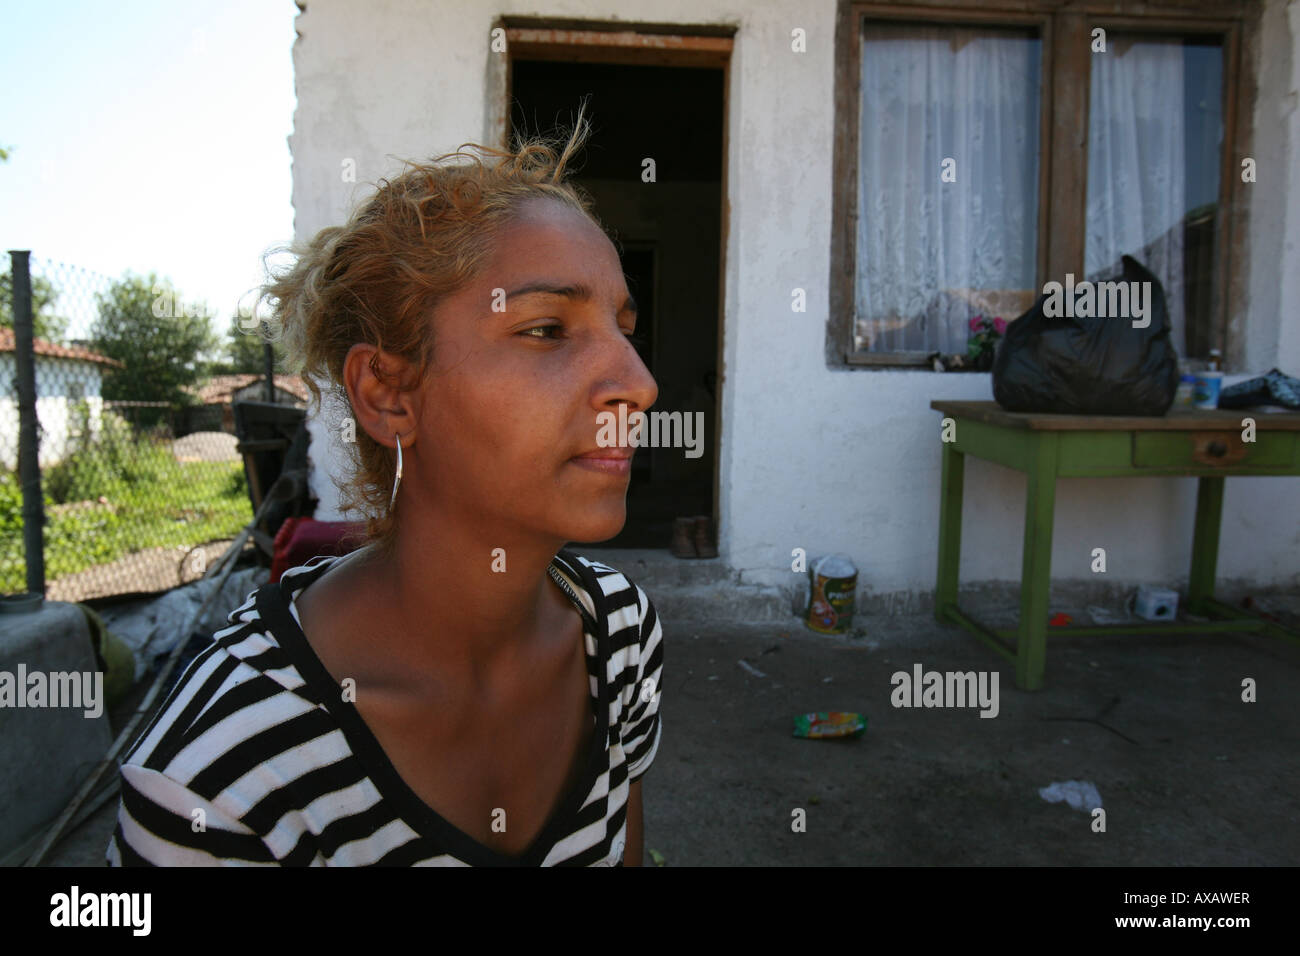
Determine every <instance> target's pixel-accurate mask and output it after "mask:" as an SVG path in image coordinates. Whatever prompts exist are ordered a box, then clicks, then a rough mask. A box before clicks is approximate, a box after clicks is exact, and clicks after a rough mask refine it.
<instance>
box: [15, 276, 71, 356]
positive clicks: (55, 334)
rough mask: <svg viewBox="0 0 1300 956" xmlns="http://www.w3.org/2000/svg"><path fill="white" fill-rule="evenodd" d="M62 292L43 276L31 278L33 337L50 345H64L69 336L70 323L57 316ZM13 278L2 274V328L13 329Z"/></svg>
mask: <svg viewBox="0 0 1300 956" xmlns="http://www.w3.org/2000/svg"><path fill="white" fill-rule="evenodd" d="M58 298H59V292H58V290H57V289H55V288H54V283H52V282H50V280H49V279H46V278H45V277H44V276H32V337H33V338H38V339H44V340H45V341H47V342H62V341H63V337H64V336H65V335H66V334H67V332H68V320H67V319H66V318H63V317H62V316H58V315H55V314H54V311H53V309H54V303H55V301H56V300H57V299H58ZM13 302H14V277H13V273H12V272H10V271H9V270H5V271H4V272H0V328H5V329H12V328H13V327H14V307H13Z"/></svg>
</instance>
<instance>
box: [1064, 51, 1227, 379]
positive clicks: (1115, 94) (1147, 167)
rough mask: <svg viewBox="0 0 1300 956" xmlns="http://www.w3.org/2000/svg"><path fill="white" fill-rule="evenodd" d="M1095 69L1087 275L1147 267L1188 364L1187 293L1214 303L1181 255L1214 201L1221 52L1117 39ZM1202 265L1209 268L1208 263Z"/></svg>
mask: <svg viewBox="0 0 1300 956" xmlns="http://www.w3.org/2000/svg"><path fill="white" fill-rule="evenodd" d="M1091 67H1092V69H1091V79H1090V93H1089V98H1090V102H1089V110H1088V225H1087V229H1088V234H1087V243H1086V247H1085V249H1086V251H1085V254H1084V261H1085V272H1086V273H1087V276H1088V278H1089V279H1092V280H1094V281H1095V280H1096V279H1098V278H1108V277H1111V276H1114V275H1116V274H1117V273H1118V272H1119V271H1120V261H1119V260H1120V256H1122V255H1125V254H1127V255H1131V256H1133V257H1134V258H1136V259H1138V260H1139V261H1140V262H1142V263H1143V264H1145V265H1146V267H1147V268H1148V269H1150V270H1151V271H1152V272H1153V273H1155V275H1156V276H1157V277H1158V278H1159V279H1160V283H1161V285H1162V286H1163V287H1164V290H1165V301H1166V302H1167V303H1168V306H1169V317H1170V319H1171V321H1172V325H1173V342H1174V348H1175V349H1176V350H1177V351H1178V353H1179V355H1186V354H1187V353H1188V349H1187V344H1188V329H1187V314H1188V306H1189V305H1192V304H1193V303H1188V302H1187V301H1186V291H1187V288H1188V287H1189V285H1190V286H1192V287H1193V288H1198V289H1202V290H1203V291H1202V292H1201V296H1202V297H1208V294H1209V283H1208V276H1203V277H1189V276H1187V275H1186V274H1185V263H1186V255H1185V249H1184V246H1185V243H1186V241H1187V237H1188V235H1189V233H1188V223H1187V216H1188V213H1190V212H1192V211H1193V210H1194V209H1196V208H1198V207H1199V208H1204V206H1205V205H1206V204H1209V203H1213V202H1215V200H1216V199H1217V195H1218V184H1219V174H1218V158H1219V149H1220V143H1221V142H1222V136H1223V127H1222V109H1221V97H1222V94H1221V83H1222V59H1221V53H1220V49H1219V48H1218V47H1217V46H1192V45H1185V44H1184V42H1183V41H1182V40H1181V39H1176V38H1175V39H1162V38H1155V39H1142V40H1137V41H1135V40H1131V39H1129V38H1126V37H1123V36H1113V37H1111V38H1110V41H1109V43H1108V48H1107V51H1106V52H1105V53H1096V54H1094V55H1093V57H1092V61H1091ZM1192 235H1193V236H1195V235H1197V233H1192ZM1212 236H1213V220H1212V219H1211V220H1210V227H1209V231H1208V234H1207V237H1208V238H1209V239H1211V240H1212ZM1197 259H1198V262H1199V265H1198V267H1199V268H1202V269H1207V268H1209V260H1210V257H1209V255H1208V254H1206V255H1204V256H1198V257H1197ZM1189 278H1204V279H1206V280H1207V281H1205V282H1201V283H1189V282H1188V279H1189ZM1195 304H1196V305H1201V306H1206V307H1208V302H1203V303H1195Z"/></svg>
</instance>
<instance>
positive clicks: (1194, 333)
mask: <svg viewBox="0 0 1300 956" xmlns="http://www.w3.org/2000/svg"><path fill="white" fill-rule="evenodd" d="M1129 7H1131V9H1129ZM1256 16H1257V12H1256V11H1254V10H1253V9H1252V8H1251V7H1250V6H1248V5H1246V4H1236V3H1217V4H1211V3H1209V2H1201V0H1172V2H1169V3H1166V4H1162V5H1159V6H1157V5H1153V4H1141V5H1139V4H1125V3H1123V2H1107V3H1099V2H1088V0H1084V2H1081V3H1077V4H1072V5H1071V7H1070V9H1068V10H1063V9H1062V8H1061V7H1060V5H1059V4H1055V3H1049V2H1040V0H1029V2H1026V3H1021V4H1019V5H1018V6H1017V7H1016V8H1015V9H1007V10H1003V11H998V10H991V9H990V8H989V6H986V5H984V4H976V3H974V2H962V0H957V2H955V3H953V4H951V5H950V6H949V7H947V8H944V9H938V8H936V7H934V6H931V5H928V4H926V5H922V4H920V3H911V4H908V3H890V4H888V5H885V4H878V3H875V2H868V0H862V2H848V0H845V2H844V3H843V4H842V7H841V21H840V34H839V37H838V41H837V42H838V54H837V55H838V57H839V61H838V69H837V135H836V155H835V172H836V178H835V181H836V187H837V192H838V193H839V195H840V197H841V199H842V201H840V202H837V203H836V207H835V208H836V214H835V215H836V222H835V233H834V235H835V243H834V249H833V255H832V259H833V268H834V271H833V273H832V275H833V279H834V281H833V282H832V286H831V308H832V321H831V328H830V334H829V335H828V341H827V359H828V362H830V363H831V364H839V365H843V364H850V365H918V366H929V365H931V363H932V361H933V358H934V356H935V355H936V353H937V354H942V355H952V354H961V353H965V352H966V350H967V340H968V338H969V336H970V334H971V320H972V319H974V318H975V317H976V316H978V315H983V316H986V317H988V318H993V317H1001V318H1003V319H1005V320H1008V321H1010V320H1013V319H1014V318H1016V317H1017V316H1019V315H1020V314H1022V313H1023V312H1025V311H1026V310H1027V309H1028V308H1029V307H1030V306H1031V305H1032V304H1033V302H1034V300H1035V299H1036V298H1037V296H1038V295H1039V294H1040V293H1041V291H1042V288H1043V286H1044V285H1045V284H1046V283H1047V282H1049V281H1058V282H1064V281H1065V280H1066V277H1067V274H1073V276H1074V277H1075V279H1076V280H1077V281H1081V280H1083V279H1084V278H1087V279H1091V280H1094V281H1095V280H1096V279H1098V278H1108V277H1111V276H1114V275H1115V274H1116V273H1118V271H1119V268H1120V265H1119V260H1120V257H1121V256H1122V255H1125V254H1127V255H1132V256H1134V257H1135V258H1137V259H1138V260H1139V261H1141V262H1143V263H1144V264H1145V265H1146V266H1147V267H1148V268H1150V269H1151V270H1152V272H1154V273H1155V274H1156V276H1157V277H1158V278H1159V279H1160V281H1161V284H1162V285H1163V286H1164V290H1165V295H1166V300H1167V302H1168V305H1169V308H1170V318H1171V321H1172V326H1173V336H1174V343H1175V348H1176V350H1177V351H1178V353H1179V355H1180V356H1182V357H1191V358H1193V359H1197V358H1204V357H1206V356H1207V355H1208V353H1209V350H1210V348H1212V347H1218V348H1221V349H1223V350H1224V354H1225V355H1227V356H1229V360H1230V361H1231V356H1232V355H1233V354H1234V351H1235V349H1234V346H1236V345H1237V344H1238V343H1234V342H1230V341H1228V340H1227V331H1228V329H1229V322H1228V317H1229V316H1230V315H1232V314H1234V312H1235V311H1240V308H1241V304H1242V302H1243V301H1244V293H1243V291H1242V290H1241V288H1240V285H1241V283H1240V282H1239V281H1238V279H1237V277H1238V276H1244V266H1243V262H1242V257H1241V256H1238V257H1237V261H1233V260H1232V259H1231V258H1230V256H1229V253H1230V252H1231V251H1232V246H1233V244H1232V242H1231V241H1230V240H1231V237H1232V236H1233V235H1236V234H1240V233H1241V230H1242V229H1243V227H1244V210H1243V209H1241V208H1238V207H1240V206H1243V205H1244V204H1242V203H1238V202H1237V201H1236V199H1237V197H1238V195H1239V193H1238V189H1239V187H1240V176H1238V175H1237V174H1236V172H1235V171H1236V170H1239V168H1240V166H1239V155H1238V154H1240V155H1247V152H1246V148H1247V146H1248V140H1249V127H1248V124H1243V122H1242V120H1241V118H1240V117H1241V111H1238V110H1236V108H1235V104H1236V102H1237V101H1238V99H1239V98H1240V97H1241V90H1242V89H1243V88H1244V87H1245V86H1246V85H1248V83H1249V81H1248V80H1243V79H1240V78H1239V77H1238V75H1237V73H1238V71H1240V72H1241V75H1242V76H1247V75H1248V73H1249V69H1248V68H1242V67H1241V66H1240V65H1239V58H1238V57H1237V54H1236V51H1237V49H1238V48H1239V45H1240V44H1241V40H1240V37H1241V35H1242V33H1243V31H1250V30H1254V29H1255V28H1256V23H1255V17H1256Z"/></svg>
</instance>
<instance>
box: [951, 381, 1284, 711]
mask: <svg viewBox="0 0 1300 956" xmlns="http://www.w3.org/2000/svg"><path fill="white" fill-rule="evenodd" d="M930 407H931V408H933V409H935V410H937V411H939V412H942V413H943V415H944V420H943V422H942V430H941V439H950V440H944V441H943V474H942V490H941V492H940V503H939V573H938V581H937V584H936V588H935V591H936V593H935V616H936V617H937V618H938V619H939V621H940V622H941V623H951V624H958V625H960V626H962V627H964V628H966V629H967V630H969V631H971V632H972V633H973V634H975V635H976V636H977V637H979V638H980V639H981V640H982V641H984V643H986V644H987V645H988V646H989V647H991V648H992V649H993V650H995V651H996V652H997V653H999V654H1000V655H1002V656H1003V657H1004V658H1006V659H1007V660H1008V661H1011V662H1012V663H1014V664H1015V668H1016V686H1017V687H1019V688H1021V689H1022V690H1038V689H1039V688H1041V687H1042V685H1043V671H1044V668H1045V666H1046V663H1047V635H1048V633H1049V628H1048V626H1047V614H1048V607H1047V601H1048V590H1049V586H1050V582H1051V559H1052V519H1053V513H1054V506H1055V504H1056V479H1057V478H1119V477H1133V476H1146V477H1168V476H1195V477H1197V478H1199V479H1200V480H1199V483H1198V489H1197V494H1196V528H1195V532H1194V533H1193V537H1192V564H1191V575H1190V578H1189V583H1188V593H1187V595H1186V600H1185V602H1184V606H1185V607H1186V609H1187V611H1189V612H1190V613H1192V614H1195V615H1198V616H1201V617H1206V618H1209V619H1210V620H1209V621H1208V622H1206V623H1196V622H1181V621H1178V622H1164V623H1154V624H1147V623H1143V624H1131V625H1130V624H1124V625H1116V626H1099V627H1087V626H1075V625H1072V626H1067V627H1053V628H1051V629H1050V633H1051V634H1052V635H1053V636H1056V635H1075V636H1079V635H1104V634H1145V633H1160V632H1165V633H1167V632H1168V631H1169V630H1171V629H1173V630H1176V631H1178V632H1180V633H1215V632H1224V631H1262V632H1265V633H1268V634H1271V635H1273V636H1276V637H1281V638H1284V639H1287V640H1292V641H1297V642H1300V634H1298V633H1297V632H1295V631H1293V630H1290V629H1288V628H1285V627H1282V626H1281V625H1278V624H1275V623H1273V622H1271V621H1267V620H1264V619H1263V618H1260V617H1257V616H1255V615H1251V614H1247V613H1245V612H1243V611H1239V610H1237V609H1236V608H1233V607H1231V606H1229V605H1227V604H1224V603H1223V602H1221V601H1217V600H1215V598H1214V574H1215V566H1216V564H1217V562H1218V554H1219V523H1220V518H1221V515H1222V512H1223V480H1224V478H1226V477H1228V476H1234V477H1235V476H1244V477H1258V476H1267V475H1284V476H1285V475H1300V413H1294V412H1286V413H1274V412H1249V411H1241V410H1237V411H1225V410H1211V411H1203V410H1194V409H1171V410H1170V411H1169V413H1168V414H1167V415H1165V416H1164V417H1161V418H1146V417H1143V418H1138V417H1125V416H1095V415H1046V414H1025V413H1019V412H1008V411H1004V410H1003V409H1002V408H1001V407H1000V406H999V405H998V404H997V403H996V402H964V401H933V402H931V403H930ZM1246 418H1250V419H1252V420H1253V421H1254V423H1255V435H1254V441H1247V440H1244V439H1243V431H1244V427H1245V426H1244V425H1243V419H1246ZM967 455H972V456H974V457H976V458H983V459H986V460H988V461H993V462H997V463H998V464H1000V465H1005V466H1006V467H1008V468H1015V469H1017V470H1019V471H1023V472H1025V474H1026V476H1027V478H1028V485H1029V487H1028V494H1027V496H1026V501H1025V537H1024V554H1023V557H1022V561H1021V575H1020V621H1019V625H1018V627H1016V628H1014V629H996V628H990V627H986V626H985V625H983V624H981V623H980V622H979V621H977V620H975V619H974V618H973V617H971V616H970V615H969V614H966V613H965V612H963V611H962V610H961V608H959V607H958V606H957V574H958V569H959V567H960V560H961V508H962V477H963V473H964V471H965V466H966V456H967ZM1298 513H1300V507H1297V508H1296V509H1293V510H1289V511H1288V512H1287V514H1286V515H1279V516H1278V518H1279V519H1280V520H1283V521H1287V522H1291V524H1292V529H1291V530H1294V524H1295V523H1296V521H1297V517H1296V516H1297V514H1298Z"/></svg>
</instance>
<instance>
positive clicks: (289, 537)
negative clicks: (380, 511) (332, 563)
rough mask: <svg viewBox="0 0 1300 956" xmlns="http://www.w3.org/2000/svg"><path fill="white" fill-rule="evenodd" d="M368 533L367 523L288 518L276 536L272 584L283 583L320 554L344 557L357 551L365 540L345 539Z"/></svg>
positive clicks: (272, 560)
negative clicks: (292, 571)
mask: <svg viewBox="0 0 1300 956" xmlns="http://www.w3.org/2000/svg"><path fill="white" fill-rule="evenodd" d="M365 530H366V526H365V522H358V521H317V520H316V519H315V518H286V519H285V520H284V523H283V524H282V525H280V530H279V531H277V532H276V533H275V544H274V552H275V554H274V556H273V557H272V559H271V580H272V582H275V581H279V580H280V575H282V574H283V573H284V572H285V571H288V570H289V569H290V568H296V567H298V566H299V565H302V564H306V563H307V562H308V561H310V560H311V559H312V558H314V557H316V556H317V555H321V554H337V555H344V554H349V553H351V552H352V551H355V550H356V549H357V547H358V546H359V545H360V544H361V541H360V540H359V539H357V538H355V537H352V538H349V539H348V540H347V541H344V540H343V537H344V535H348V534H352V535H355V534H357V533H358V532H359V533H364V532H365Z"/></svg>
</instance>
